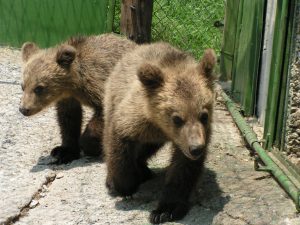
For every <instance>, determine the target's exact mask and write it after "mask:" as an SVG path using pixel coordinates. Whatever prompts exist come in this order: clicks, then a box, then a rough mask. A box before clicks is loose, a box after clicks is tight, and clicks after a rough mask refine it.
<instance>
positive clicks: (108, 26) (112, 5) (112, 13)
mask: <svg viewBox="0 0 300 225" xmlns="http://www.w3.org/2000/svg"><path fill="white" fill-rule="evenodd" d="M115 6H116V0H109V5H108V13H107V22H106V31H107V32H112V29H113V24H114V17H115Z"/></svg>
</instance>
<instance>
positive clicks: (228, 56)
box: [220, 0, 242, 80]
mask: <svg viewBox="0 0 300 225" xmlns="http://www.w3.org/2000/svg"><path fill="white" fill-rule="evenodd" d="M241 2H242V1H240V0H227V1H226V7H225V12H226V14H225V26H224V33H223V43H222V50H221V56H220V71H221V77H220V79H221V80H231V78H232V64H233V58H234V50H235V44H236V40H235V36H236V33H237V21H238V16H239V5H240V3H241Z"/></svg>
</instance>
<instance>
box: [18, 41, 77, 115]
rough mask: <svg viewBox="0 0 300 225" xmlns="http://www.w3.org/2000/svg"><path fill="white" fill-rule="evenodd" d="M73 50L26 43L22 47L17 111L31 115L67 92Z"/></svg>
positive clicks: (74, 50)
mask: <svg viewBox="0 0 300 225" xmlns="http://www.w3.org/2000/svg"><path fill="white" fill-rule="evenodd" d="M75 58H76V49H75V48H74V47H72V46H70V45H60V46H58V47H56V48H49V49H40V48H39V47H38V46H37V45H36V44H34V43H30V42H26V43H24V44H23V46H22V59H23V64H24V65H23V82H22V90H23V96H22V99H21V104H20V108H19V110H20V112H21V113H22V114H23V115H25V116H31V115H34V114H36V113H38V112H39V111H41V110H42V109H44V108H45V107H46V106H48V105H50V104H51V103H53V102H55V101H57V100H59V99H60V98H63V97H65V96H66V95H68V87H69V86H70V82H72V77H71V75H70V74H71V72H70V71H71V69H72V64H74V62H73V61H74V60H75Z"/></svg>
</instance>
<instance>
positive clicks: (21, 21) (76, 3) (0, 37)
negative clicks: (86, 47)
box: [0, 0, 109, 47]
mask: <svg viewBox="0 0 300 225" xmlns="http://www.w3.org/2000/svg"><path fill="white" fill-rule="evenodd" d="M108 5H109V0H93V1H92V0H89V1H85V0H0V44H2V45H11V46H15V47H20V46H21V45H22V43H23V42H25V41H35V42H37V43H38V44H39V45H40V46H41V47H47V46H50V45H54V44H56V43H58V42H61V41H62V40H64V39H66V38H68V37H69V36H71V35H77V34H86V35H88V34H98V33H103V32H106V31H107V30H109V29H108V27H107V16H108V13H109V11H108Z"/></svg>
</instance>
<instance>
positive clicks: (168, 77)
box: [103, 43, 216, 223]
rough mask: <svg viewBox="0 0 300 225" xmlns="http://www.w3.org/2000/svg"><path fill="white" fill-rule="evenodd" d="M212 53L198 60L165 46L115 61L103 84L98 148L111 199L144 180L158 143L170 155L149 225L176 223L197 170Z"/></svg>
mask: <svg viewBox="0 0 300 225" xmlns="http://www.w3.org/2000/svg"><path fill="white" fill-rule="evenodd" d="M215 62H216V57H215V53H214V51H213V50H211V49H208V50H206V52H205V54H204V56H203V58H202V60H201V61H200V62H199V63H198V62H196V61H195V60H194V59H193V58H192V57H191V56H190V55H188V54H186V53H184V52H181V51H180V50H178V49H175V48H173V47H172V46H170V45H168V44H166V43H156V44H150V45H143V46H140V47H138V48H136V49H135V50H134V51H133V52H131V53H129V54H127V55H126V57H123V58H122V60H121V61H120V62H119V63H118V64H117V65H116V67H115V68H114V70H113V72H112V74H111V75H110V77H109V78H108V80H107V83H106V85H105V93H106V94H105V99H104V137H103V144H104V150H105V156H106V161H107V171H108V175H107V181H106V185H107V187H108V189H109V192H110V193H111V194H113V195H120V196H129V195H132V194H133V193H135V192H136V191H137V189H138V187H139V185H140V184H141V183H142V182H144V181H145V180H147V179H149V178H150V177H151V174H152V172H151V170H150V169H149V168H148V167H147V160H148V159H149V158H150V157H151V156H152V155H153V154H155V152H157V151H158V150H159V149H160V147H161V146H163V145H164V144H165V143H166V142H169V141H170V142H171V143H172V148H173V153H172V154H173V155H172V160H171V164H170V166H169V168H168V170H167V174H166V178H165V186H164V188H163V193H162V197H161V199H160V201H159V204H158V207H157V209H155V210H154V211H152V213H151V216H150V221H151V222H152V223H162V222H166V221H171V220H177V219H180V218H182V217H184V216H185V215H186V213H187V212H188V210H189V197H190V194H191V192H192V190H193V188H194V187H195V185H196V183H197V180H198V177H199V175H200V173H201V171H202V168H203V163H204V160H205V157H206V148H207V145H208V143H209V141H210V136H211V134H210V133H211V128H210V127H211V119H212V111H213V100H214V93H213V86H212V83H213V76H212V72H213V67H214V65H215Z"/></svg>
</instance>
